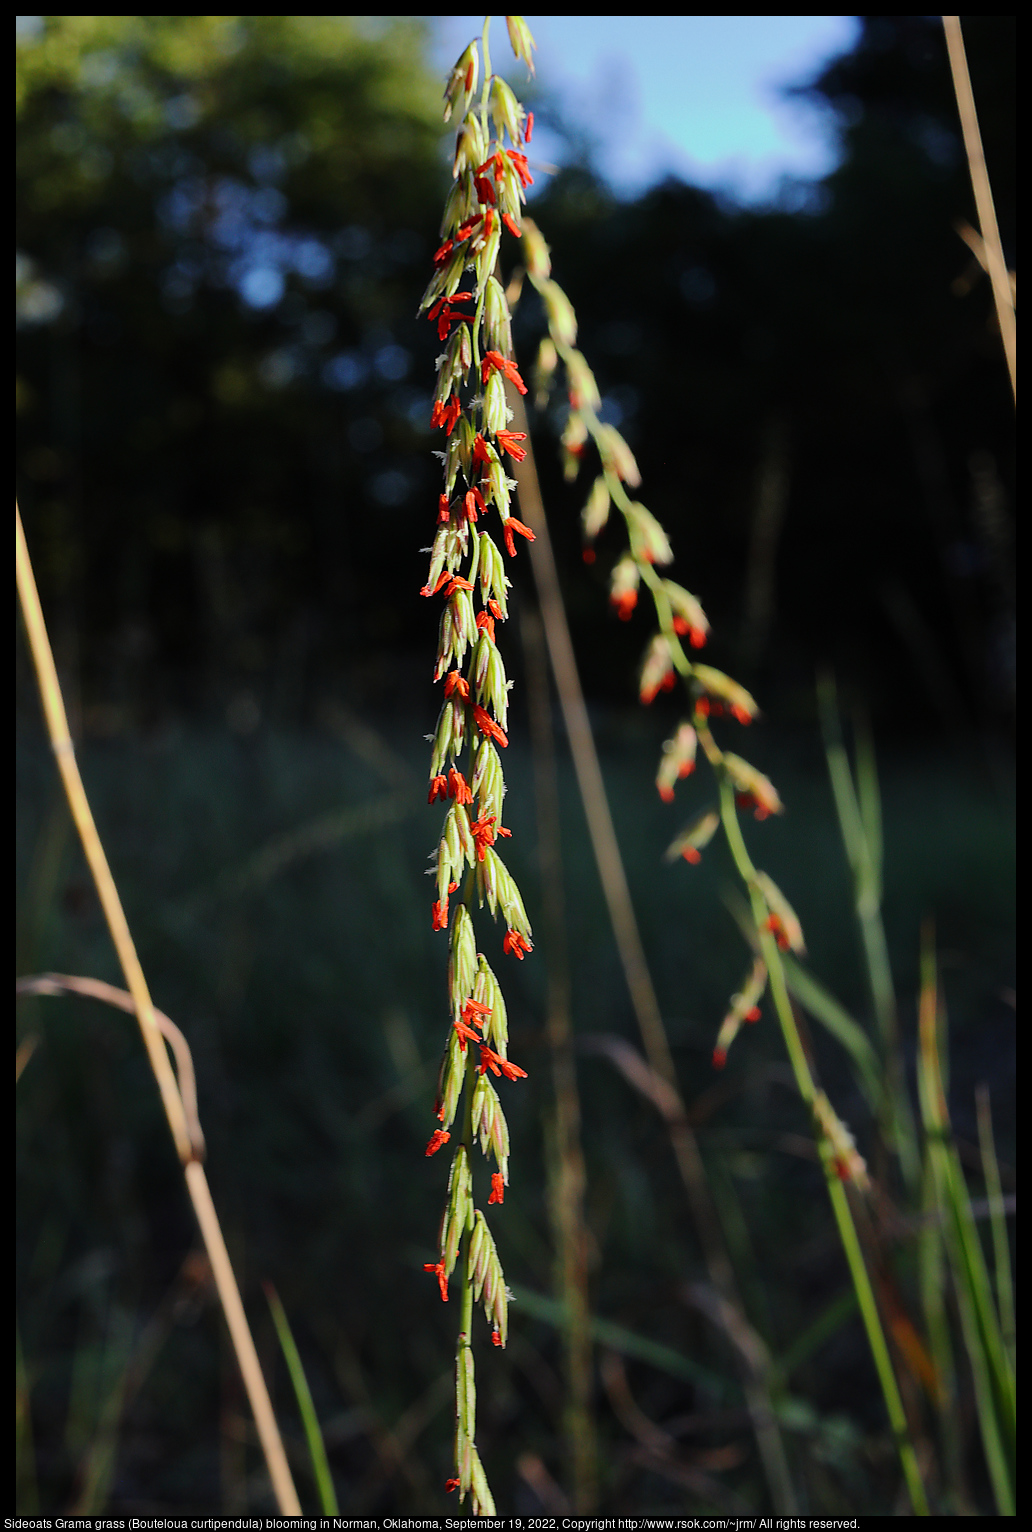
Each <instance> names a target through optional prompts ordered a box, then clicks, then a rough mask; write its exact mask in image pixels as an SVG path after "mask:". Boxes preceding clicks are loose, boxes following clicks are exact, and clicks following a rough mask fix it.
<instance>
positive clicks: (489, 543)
mask: <svg viewBox="0 0 1032 1532" xmlns="http://www.w3.org/2000/svg"><path fill="white" fill-rule="evenodd" d="M506 20H507V24H508V29H509V37H510V40H511V42H512V46H513V51H514V53H515V54H516V56H517V58H520V59H522V60H523V61H524V62H525V63H526V64H527V65H528V66H529V67H532V65H531V54H530V50H531V48H532V47H533V46H534V43H533V39H532V37H531V35H530V32H529V31H528V29H527V27H526V25H525V23H524V22H523V21H522V19H521V18H519V17H512V16H510V17H507V18H506ZM481 51H482V52H483V75H484V78H483V86H482V89H481V92H480V97H479V102H478V103H477V104H476V105H475V106H474V105H473V102H474V97H475V96H476V92H477V83H478V79H479V78H480V73H481ZM444 99H445V107H444V120H445V122H448V121H449V120H450V119H451V118H452V117H453V116H454V117H455V118H456V119H457V121H458V124H459V127H458V133H457V137H456V144H455V159H454V164H453V178H454V182H455V185H454V187H453V189H452V191H451V194H450V195H449V197H448V200H447V204H446V206H445V211H444V219H443V222H442V225H441V238H442V244H441V245H440V248H439V249H438V250H437V253H436V254H435V256H434V275H433V277H432V278H431V281H430V284H429V286H428V287H427V290H426V292H425V293H424V295H423V300H422V303H421V304H420V313H426V314H427V317H428V318H429V319H430V321H431V322H432V323H434V324H435V325H436V327H437V333H438V337H439V339H440V340H441V341H442V342H444V344H445V349H444V351H443V352H442V354H441V355H440V357H439V358H438V362H437V388H436V393H435V398H434V406H433V413H432V416H431V424H432V426H433V427H434V428H435V429H440V430H441V431H443V432H444V449H443V451H441V452H440V453H439V454H438V456H439V457H440V458H441V461H442V465H443V471H444V487H443V490H442V492H441V495H440V498H439V500H438V509H437V528H436V533H435V536H434V541H433V546H432V548H431V549H430V571H429V574H428V576H427V581H426V584H425V585H424V586H423V589H422V594H423V595H424V596H427V597H432V596H438V595H439V596H441V597H442V598H443V602H444V607H443V611H442V613H441V621H440V631H439V640H438V647H437V663H436V667H435V670H434V680H435V681H443V692H444V697H443V703H442V707H441V712H440V716H439V718H438V721H437V727H436V729H435V731H434V733H433V735H432V736H430V738H431V740H432V751H431V761H430V791H429V801H430V803H433V802H434V801H435V800H436V799H437V798H440V799H442V800H443V801H445V802H447V803H448V809H447V812H446V814H445V819H444V826H443V829H442V831H441V836H440V840H439V842H438V845H437V850H436V852H435V853H434V854H433V858H432V860H433V863H434V865H433V866H432V867H431V869H430V872H431V874H432V875H433V876H434V877H435V879H436V893H437V897H436V899H435V900H434V902H433V905H432V911H431V916H432V923H433V928H434V930H435V931H447V932H448V941H449V959H448V998H449V1006H450V1011H451V1024H450V1027H449V1034H448V1041H447V1044H446V1046H445V1051H444V1058H443V1061H442V1064H441V1072H440V1079H439V1085H438V1094H437V1102H436V1108H435V1110H436V1113H437V1119H438V1122H439V1124H440V1126H439V1127H438V1128H436V1129H435V1130H434V1132H433V1134H432V1135H431V1138H430V1141H429V1143H428V1144H427V1147H426V1153H427V1154H428V1155H433V1154H436V1153H437V1152H438V1150H440V1149H441V1148H443V1147H444V1145H445V1144H448V1143H450V1142H451V1141H452V1137H453V1134H454V1135H455V1136H456V1137H457V1143H456V1144H455V1147H454V1152H453V1154H452V1161H451V1170H450V1172H449V1176H448V1192H447V1201H446V1206H445V1211H444V1215H443V1217H442V1220H441V1231H440V1241H439V1251H438V1259H437V1260H436V1262H432V1263H427V1265H426V1270H427V1271H430V1272H432V1273H433V1274H434V1275H435V1276H436V1278H437V1281H438V1283H439V1286H440V1293H441V1297H442V1299H443V1300H444V1301H445V1302H447V1301H448V1295H449V1282H450V1280H451V1278H452V1274H453V1272H454V1271H455V1269H456V1266H458V1268H459V1292H460V1302H461V1313H460V1321H459V1336H458V1346H457V1351H456V1362H455V1378H456V1425H455V1477H454V1478H451V1479H449V1480H448V1484H447V1487H448V1489H457V1490H458V1491H459V1499H460V1501H462V1500H465V1498H466V1496H467V1494H468V1495H470V1497H471V1500H472V1507H473V1512H474V1514H475V1515H491V1514H493V1513H494V1509H495V1507H494V1502H493V1499H492V1496H491V1491H490V1489H489V1488H488V1485H487V1480H486V1477H485V1474H484V1470H483V1466H482V1464H481V1462H480V1457H479V1455H478V1453H477V1449H476V1445H475V1440H474V1438H475V1432H476V1387H475V1381H474V1369H473V1351H472V1343H471V1328H472V1317H473V1307H474V1305H475V1304H476V1303H481V1304H482V1305H483V1308H484V1313H485V1315H486V1317H487V1319H488V1322H489V1324H490V1326H491V1338H492V1341H493V1342H494V1344H495V1345H496V1346H504V1345H505V1341H506V1335H507V1330H508V1299H509V1294H508V1291H507V1289H506V1286H505V1280H504V1277H503V1274H502V1268H501V1263H500V1261H499V1259H498V1251H497V1249H496V1247H495V1243H494V1239H493V1238H492V1235H491V1231H490V1229H489V1228H488V1225H487V1221H486V1219H485V1218H484V1214H483V1213H482V1212H481V1210H480V1209H479V1208H478V1207H477V1206H476V1205H475V1201H474V1187H473V1170H472V1151H473V1148H474V1144H475V1142H476V1140H477V1139H478V1138H479V1141H480V1147H481V1149H482V1150H483V1152H484V1154H485V1155H490V1156H491V1157H492V1158H493V1160H494V1162H495V1165H496V1167H497V1168H496V1169H495V1170H494V1171H493V1172H492V1174H491V1192H490V1196H489V1197H488V1199H487V1201H488V1205H490V1204H492V1203H501V1202H502V1201H503V1200H504V1195H505V1187H506V1185H507V1184H508V1179H509V1133H508V1128H507V1126H506V1122H505V1116H504V1114H503V1112H502V1105H501V1101H500V1100H499V1097H498V1093H497V1091H496V1089H495V1086H494V1084H493V1079H501V1078H502V1077H503V1076H504V1077H505V1079H507V1080H517V1079H519V1078H521V1077H524V1076H525V1075H526V1071H525V1070H523V1069H521V1068H519V1066H518V1065H516V1064H514V1063H513V1062H512V1061H511V1060H510V1059H509V1057H508V1030H507V1023H506V1010H505V1002H504V1000H503V998H502V993H501V989H500V987H499V984H498V980H497V979H496V977H495V974H494V972H493V970H492V968H491V965H490V964H489V963H488V961H487V959H486V958H485V956H484V954H483V953H482V952H478V951H477V942H476V936H475V933H474V925H473V915H472V909H473V905H474V902H475V903H476V904H477V906H478V907H479V908H483V906H484V904H485V902H486V904H487V906H488V909H489V910H490V913H491V914H492V916H495V917H497V915H498V914H499V913H500V914H501V916H502V919H503V921H504V923H505V936H504V939H503V943H502V946H503V951H504V952H505V953H506V954H512V955H513V956H515V957H516V958H518V959H519V960H520V961H522V959H523V957H524V954H525V953H528V952H530V951H531V929H530V923H529V921H528V919H527V914H526V910H525V909H524V906H523V900H522V898H521V897H520V892H519V889H518V888H517V886H516V883H515V881H514V880H513V878H512V875H511V874H510V872H509V870H508V868H507V867H506V866H505V863H504V862H503V860H502V858H501V857H500V856H499V854H498V851H497V849H496V842H497V841H498V840H499V838H504V837H507V836H508V835H509V834H510V831H509V830H508V829H507V828H505V827H504V826H503V824H502V812H503V804H504V798H505V779H504V773H503V768H502V758H501V756H500V755H499V750H500V749H504V748H505V747H506V745H507V744H508V739H507V737H506V733H505V729H506V714H507V709H508V692H509V686H510V684H511V683H509V682H508V681H507V680H506V677H505V666H504V664H503V661H502V657H501V653H500V651H499V649H498V646H497V642H496V625H497V624H500V623H503V622H504V621H505V620H506V617H507V616H508V608H507V600H506V596H507V592H508V589H509V584H510V582H509V580H508V578H507V576H506V573H505V556H506V555H508V557H510V558H513V557H515V555H516V551H517V548H518V547H519V544H518V543H517V542H516V538H517V537H521V538H530V539H532V538H533V533H532V532H531V531H530V530H529V528H528V527H526V526H524V525H523V523H522V522H521V521H518V520H517V519H516V517H515V516H513V515H512V512H511V509H510V507H511V497H512V491H513V490H514V489H515V487H516V485H515V483H514V481H513V480H512V479H510V478H509V477H508V474H507V472H506V461H507V460H508V459H511V460H512V461H515V462H519V461H520V460H521V459H522V457H523V456H524V449H523V447H522V446H521V445H520V443H521V442H522V441H524V440H525V439H526V437H525V434H524V433H521V432H514V431H510V430H508V429H507V427H508V424H509V419H510V413H509V410H508V407H507V405H506V402H505V382H506V381H509V382H510V383H511V384H512V385H513V386H514V387H515V388H517V389H519V390H520V392H521V393H525V392H526V385H525V384H524V382H523V379H522V378H521V377H520V374H519V371H518V369H517V367H516V364H515V361H514V359H513V355H512V337H511V326H510V314H509V306H508V303H507V301H506V296H505V293H504V291H503V289H502V286H501V284H500V283H499V281H498V279H497V276H496V274H495V273H496V263H497V259H498V250H499V245H500V242H501V237H502V231H503V229H505V230H507V231H508V232H509V233H510V234H512V235H515V236H516V237H519V236H520V234H521V232H522V230H521V215H522V207H523V202H524V197H525V188H526V187H527V186H528V185H529V184H530V182H531V176H530V174H529V171H528V169H527V159H526V155H525V154H524V152H523V149H524V146H525V145H526V144H527V143H529V141H530V136H531V132H532V130H533V115H532V114H527V113H526V112H525V111H524V109H523V107H522V106H521V105H520V104H519V102H518V101H517V99H516V97H515V95H514V94H513V92H512V90H511V89H510V88H509V86H508V85H507V84H506V83H505V81H504V80H502V79H500V78H499V77H498V76H497V75H493V74H491V72H490V54H489V52H488V23H487V22H485V25H484V31H483V34H482V37H481V39H480V40H479V44H478V41H476V40H474V41H473V42H471V43H470V44H469V46H468V47H467V48H466V49H465V51H464V52H463V54H462V55H461V57H460V58H459V60H458V62H457V63H456V65H455V67H454V69H453V70H452V72H451V74H450V76H449V78H448V83H447V86H446V88H445V98H444ZM506 139H508V145H506V142H505V140H506ZM495 515H497V517H498V521H499V523H500V526H501V534H502V543H503V544H504V548H505V554H503V552H502V549H501V548H500V547H499V545H498V543H497V542H496V541H495V539H494V538H493V537H492V535H491V530H490V529H491V527H492V525H493V523H494V516H495ZM452 901H454V902H452ZM492 1077H493V1079H492ZM457 1122H458V1123H459V1124H460V1126H458V1127H456V1124H457Z"/></svg>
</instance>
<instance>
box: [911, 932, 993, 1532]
mask: <svg viewBox="0 0 1032 1532" xmlns="http://www.w3.org/2000/svg"><path fill="white" fill-rule="evenodd" d="M938 1010H939V1006H938V985H937V980H936V972H935V950H934V938H933V937H932V934H931V930H930V927H928V926H926V928H925V931H924V932H923V935H922V951H921V999H920V1010H919V1023H918V1024H919V1041H920V1048H919V1053H918V1091H919V1095H920V1100H921V1115H922V1119H923V1123H924V1129H925V1135H926V1138H927V1140H928V1152H929V1158H930V1161H931V1165H932V1169H933V1174H934V1178H935V1196H936V1201H937V1204H938V1207H939V1208H940V1209H941V1211H942V1213H943V1215H944V1219H945V1230H946V1249H947V1254H948V1256H949V1261H950V1268H951V1271H952V1274H953V1283H954V1289H955V1291H956V1295H957V1307H958V1309H959V1312H960V1321H961V1330H962V1333H963V1336H964V1347H965V1350H966V1352H967V1356H968V1361H969V1364H970V1367H971V1376H972V1379H973V1381H974V1386H975V1403H976V1408H977V1413H978V1424H979V1430H980V1432H981V1436H982V1445H983V1448H984V1450H985V1456H986V1466H987V1468H988V1471H989V1479H990V1483H991V1484H992V1489H993V1496H994V1498H995V1500H996V1506H997V1510H998V1511H999V1513H1000V1515H1001V1516H1013V1515H1014V1505H1015V1492H1014V1481H1015V1466H1016V1452H1017V1421H1016V1397H1015V1388H1014V1375H1013V1372H1012V1371H1011V1368H1010V1366H1009V1364H1008V1360H1007V1356H1006V1353H1005V1350H1004V1346H1003V1338H1002V1336H1001V1334H1000V1326H999V1321H998V1319H997V1316H996V1311H995V1308H994V1307H993V1301H992V1289H991V1285H990V1281H989V1273H988V1269H987V1267H986V1263H985V1256H984V1254H983V1252H982V1246H981V1243H980V1241H979V1238H978V1232H977V1229H976V1227H975V1223H974V1219H973V1218H972V1216H971V1205H970V1200H969V1198H968V1192H967V1185H966V1183H965V1181H964V1176H963V1172H962V1170H961V1166H960V1158H959V1156H958V1154H957V1152H956V1150H955V1149H954V1148H953V1145H952V1141H951V1128H950V1120H949V1113H948V1110H947V1106H946V1097H945V1092H944V1090H943V1084H942V1075H941V1071H940V1064H939V1057H940V1055H939V1040H938V1035H937V1031H938V1019H939V1017H938Z"/></svg>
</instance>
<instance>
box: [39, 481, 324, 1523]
mask: <svg viewBox="0 0 1032 1532" xmlns="http://www.w3.org/2000/svg"><path fill="white" fill-rule="evenodd" d="M14 516H15V542H16V570H17V581H18V595H19V598H20V601H21V609H22V615H23V617H24V620H25V629H26V633H27V635H28V639H29V647H30V650H31V652H32V660H33V664H34V666H35V669H36V678H37V681H38V683H39V689H40V696H41V699H42V702H43V712H44V716H45V718H46V725H47V732H48V734H49V736H50V745H51V749H52V750H53V752H54V757H55V759H56V761H57V766H58V770H59V771H60V773H61V780H62V782H63V783H64V788H65V793H66V795H67V798H68V806H69V808H70V809H71V811H72V818H73V819H74V821H75V827H76V829H77V830H78V832H79V838H80V840H81V841H82V847H83V850H84V852H85V853H86V860H87V862H88V864H89V868H90V872H91V874H92V876H93V882H94V885H95V886H96V890H97V894H98V897H99V899H100V903H101V908H102V909H103V911H104V918H105V920H106V921H107V925H108V930H109V931H110V933H111V939H112V941H113V942H114V945H115V951H116V952H117V954H118V960H119V963H120V965H121V968H122V972H123V974H124V975H125V981H126V985H127V987H128V990H129V994H130V996H131V997H132V1002H133V1009H134V1010H135V1012H136V1018H137V1021H138V1022H139V1024H140V1031H141V1032H142V1034H143V1041H144V1045H145V1046H146V1049H147V1055H148V1058H149V1059H150V1062H151V1068H152V1069H153V1071H154V1076H155V1079H156V1080H157V1082H158V1089H159V1090H160V1092H161V1100H162V1105H163V1106H164V1108H165V1116H166V1117H167V1119H168V1125H169V1128H170V1130H171V1132H172V1138H173V1141H174V1143H175V1146H176V1152H177V1153H178V1155H179V1159H180V1161H181V1163H182V1166H183V1174H184V1176H185V1177H186V1184H187V1189H188V1190H189V1193H190V1198H191V1201H192V1202H193V1205H194V1212H195V1213H196V1215H197V1222H198V1224H199V1225H200V1229H201V1236H202V1238H203V1240H204V1243H205V1247H206V1249H207V1252H208V1259H209V1260H210V1262H211V1268H212V1273H213V1275H214V1278H215V1285H216V1288H217V1289H218V1294H219V1299H220V1301H221V1303H222V1309H223V1313H224V1314H225V1316H226V1323H227V1325H228V1326H229V1333H230V1337H231V1339H232V1341H233V1347H234V1350H235V1351H236V1356H237V1361H238V1363H239V1366H240V1372H241V1375H242V1377H243V1380H244V1387H245V1388H246V1390H247V1396H248V1399H249V1400H250V1403H251V1409H252V1411H253V1412H254V1419H255V1425H256V1426H257V1428H258V1436H259V1439H260V1441H261V1445H262V1451H263V1453H264V1455H265V1461H266V1465H267V1467H268V1470H269V1478H270V1479H271V1481H272V1487H273V1491H274V1493H275V1496H276V1503H277V1505H278V1507H279V1510H280V1512H281V1514H283V1515H285V1516H299V1515H300V1514H301V1502H300V1501H299V1500H298V1497H297V1490H296V1489H295V1488H294V1481H293V1478H292V1477H291V1473H290V1467H289V1464H288V1463H287V1455H286V1453H285V1451H284V1449H283V1441H282V1438H281V1437H280V1433H279V1427H278V1425H277V1424H276V1417H275V1415H274V1413H273V1409H272V1402H271V1400H270V1399H269V1393H268V1389H267V1388H266V1386H265V1379H264V1377H263V1376H262V1370H261V1365H260V1364H259V1361H258V1353H257V1351H256V1350H255V1346H254V1341H253V1339H252V1337H251V1331H250V1329H249V1328H248V1324H247V1316H246V1315H245V1313H244V1306H243V1303H242V1302H241V1299H240V1290H239V1288H238V1287H237V1282H236V1277H235V1276H234V1273H233V1267H232V1264H231V1263H230V1259H229V1254H228V1252H227V1250H226V1244H225V1241H224V1239H223V1237H222V1229H221V1227H220V1226H219V1220H218V1214H217V1213H216V1211H215V1205H214V1203H213V1202H212V1200H211V1192H210V1190H209V1188H208V1180H207V1177H206V1176H205V1174H204V1167H203V1166H202V1165H201V1163H200V1160H199V1159H198V1158H197V1157H196V1150H195V1146H194V1143H193V1142H192V1140H191V1133H190V1125H189V1122H188V1120H187V1113H186V1110H185V1108H184V1105H183V1099H182V1097H181V1095H180V1093H179V1087H178V1085H177V1084H176V1078H175V1075H174V1074H173V1072H172V1064H171V1062H170V1060H169V1056H168V1052H167V1050H166V1047H165V1042H164V1039H163V1037H162V1035H161V1030H160V1028H159V1026H158V1023H157V1020H156V1018H155V1014H154V1006H153V1003H152V1001H151V997H150V991H149V990H148V988H147V981H146V979H145V978H144V975H143V969H142V968H141V966H140V960H139V958H138V957H137V955H136V947H135V945H134V943H133V939H132V936H131V935H130V933H129V925H128V922H127V920H126V918H125V912H124V910H123V909H122V901H121V900H120V899H119V897H118V890H117V889H116V887H115V881H114V878H113V877H112V876H111V869H110V867H109V866H108V861H107V857H106V856H105V854H104V848H103V846H102V845H101V841H100V836H99V835H98V833H97V827H96V824H95V823H94V820H93V813H92V811H91V809H90V805H89V800H88V799H87V797H86V790H85V788H84V787H83V783H82V778H81V776H80V775H79V767H78V765H77V763H76V760H75V750H74V747H73V745H72V741H71V737H70V735H69V732H68V718H67V715H66V713H65V706H64V700H63V698H62V695H61V686H60V683H59V681H58V678H57V669H56V667H55V665H54V655H53V651H52V649H51V647H50V640H49V638H48V637H47V630H46V623H45V622H44V620H43V610H42V607H41V606H40V601H39V592H38V591H37V589H36V579H35V575H34V574H33V571H32V562H31V560H30V558H29V550H28V545H27V544H26V541H25V533H24V530H23V528H22V521H21V513H20V512H19V510H18V507H17V504H16V505H15V509H14Z"/></svg>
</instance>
